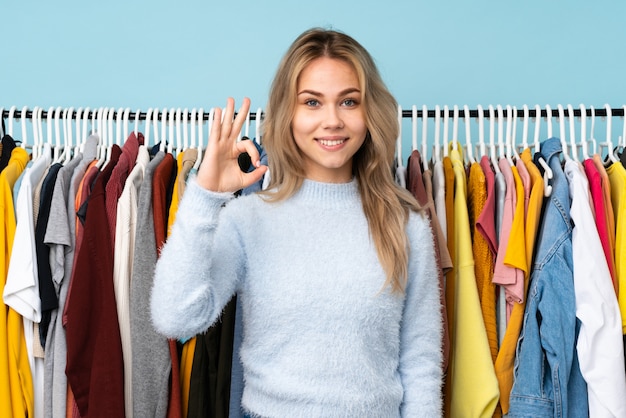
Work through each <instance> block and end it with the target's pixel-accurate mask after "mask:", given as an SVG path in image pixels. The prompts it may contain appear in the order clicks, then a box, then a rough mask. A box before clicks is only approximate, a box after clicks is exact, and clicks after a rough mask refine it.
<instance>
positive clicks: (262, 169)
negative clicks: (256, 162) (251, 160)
mask: <svg viewBox="0 0 626 418" xmlns="http://www.w3.org/2000/svg"><path fill="white" fill-rule="evenodd" d="M267 170H268V167H267V166H266V165H260V166H258V167H256V168H255V169H254V170H252V171H250V172H248V173H241V176H242V183H243V188H244V189H245V188H246V187H248V186H250V185H252V184H254V183H256V182H258V181H260V180H261V179H262V178H263V176H264V175H265V173H266V172H267Z"/></svg>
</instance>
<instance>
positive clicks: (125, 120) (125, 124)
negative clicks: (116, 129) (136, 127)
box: [119, 107, 130, 145]
mask: <svg viewBox="0 0 626 418" xmlns="http://www.w3.org/2000/svg"><path fill="white" fill-rule="evenodd" d="M129 116H130V107H127V108H125V109H124V115H123V116H122V124H123V125H122V142H120V143H119V145H121V144H122V143H125V142H126V140H127V139H128V119H129Z"/></svg>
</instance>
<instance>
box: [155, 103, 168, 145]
mask: <svg viewBox="0 0 626 418" xmlns="http://www.w3.org/2000/svg"><path fill="white" fill-rule="evenodd" d="M155 132H156V131H155ZM166 142H167V108H165V107H164V108H163V109H161V143H160V144H159V151H163V152H165V150H166V148H165V145H166Z"/></svg>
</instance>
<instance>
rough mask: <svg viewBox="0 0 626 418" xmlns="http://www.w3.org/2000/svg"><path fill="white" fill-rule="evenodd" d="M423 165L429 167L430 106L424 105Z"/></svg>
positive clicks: (425, 167)
mask: <svg viewBox="0 0 626 418" xmlns="http://www.w3.org/2000/svg"><path fill="white" fill-rule="evenodd" d="M422 166H423V169H424V170H427V169H428V108H427V107H426V105H422Z"/></svg>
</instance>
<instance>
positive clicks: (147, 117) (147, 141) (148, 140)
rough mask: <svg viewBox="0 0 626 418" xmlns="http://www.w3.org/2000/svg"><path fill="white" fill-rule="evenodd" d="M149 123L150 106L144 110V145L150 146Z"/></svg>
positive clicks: (150, 115)
mask: <svg viewBox="0 0 626 418" xmlns="http://www.w3.org/2000/svg"><path fill="white" fill-rule="evenodd" d="M150 125H152V108H151V107H149V108H148V111H147V112H146V126H145V129H144V130H145V132H146V133H145V135H144V137H143V138H144V144H146V146H150V129H151V128H152V127H151V126H150Z"/></svg>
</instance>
